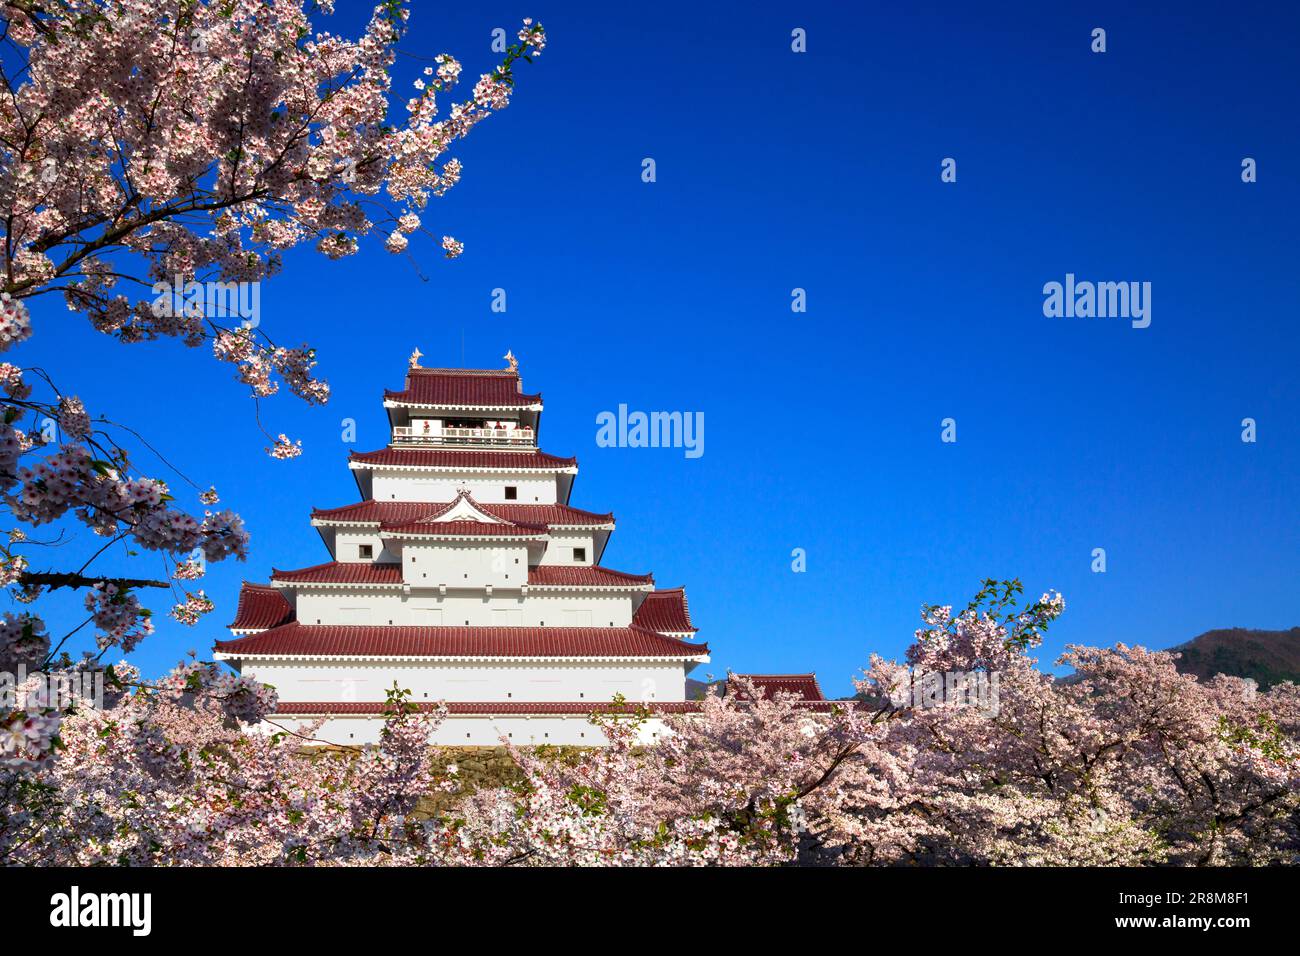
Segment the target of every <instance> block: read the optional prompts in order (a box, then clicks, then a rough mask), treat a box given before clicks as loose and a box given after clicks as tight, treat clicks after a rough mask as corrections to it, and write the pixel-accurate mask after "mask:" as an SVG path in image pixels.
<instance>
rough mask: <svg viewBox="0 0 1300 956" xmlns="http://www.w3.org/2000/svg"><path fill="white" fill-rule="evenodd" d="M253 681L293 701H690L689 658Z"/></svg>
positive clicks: (370, 666)
mask: <svg viewBox="0 0 1300 956" xmlns="http://www.w3.org/2000/svg"><path fill="white" fill-rule="evenodd" d="M241 673H243V674H244V675H245V676H247V677H251V678H253V679H254V680H258V681H261V682H262V683H266V684H270V685H272V686H273V687H274V688H275V689H276V691H277V692H278V693H279V695H280V697H281V699H283V700H286V701H325V702H341V701H349V702H350V701H382V700H384V699H385V696H386V693H387V691H388V690H389V689H390V688H391V687H392V686H393V683H394V682H396V683H397V685H398V686H399V687H401V688H402V689H404V690H410V691H411V700H413V701H415V702H416V703H426V702H436V701H440V700H448V701H497V700H500V701H506V700H512V701H566V702H567V701H590V702H591V703H592V704H605V703H609V702H610V701H612V700H613V699H614V696H615V695H616V694H622V695H623V697H624V698H625V699H627V700H629V701H680V700H685V699H686V668H685V667H684V666H683V664H682V662H681V661H667V662H663V663H660V662H657V661H646V662H640V661H624V662H610V663H599V662H592V661H581V662H576V661H575V662H572V663H568V662H559V661H539V662H531V663H525V662H518V661H502V662H495V661H465V662H455V661H450V662H449V661H436V662H435V661H375V662H365V661H314V662H308V661H257V660H245V661H244V665H243V668H242V669H241Z"/></svg>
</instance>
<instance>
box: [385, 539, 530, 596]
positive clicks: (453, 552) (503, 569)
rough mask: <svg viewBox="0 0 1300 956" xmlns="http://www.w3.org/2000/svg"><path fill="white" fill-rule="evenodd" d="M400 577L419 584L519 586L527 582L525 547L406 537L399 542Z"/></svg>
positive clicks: (474, 586) (526, 554)
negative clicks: (434, 540) (426, 540)
mask: <svg viewBox="0 0 1300 956" xmlns="http://www.w3.org/2000/svg"><path fill="white" fill-rule="evenodd" d="M402 580H403V581H405V582H407V583H408V584H411V585H415V586H419V587H440V586H443V585H445V586H447V587H449V588H452V587H461V588H482V587H488V586H491V587H494V588H497V587H519V586H520V585H523V584H526V583H528V547H527V545H525V544H522V543H520V544H510V545H502V544H486V543H485V544H479V543H476V542H475V543H471V542H464V541H462V542H456V543H454V544H450V543H447V544H440V543H433V542H430V543H428V544H425V543H423V542H420V541H408V542H406V543H405V544H404V545H403V546H402Z"/></svg>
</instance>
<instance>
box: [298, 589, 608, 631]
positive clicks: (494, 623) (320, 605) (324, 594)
mask: <svg viewBox="0 0 1300 956" xmlns="http://www.w3.org/2000/svg"><path fill="white" fill-rule="evenodd" d="M296 590H297V594H298V600H297V608H298V620H299V621H301V622H302V623H303V624H369V625H387V624H389V623H390V622H391V623H392V624H394V625H399V626H407V627H464V626H466V625H465V622H466V621H468V622H469V626H470V627H502V626H512V627H565V626H569V627H627V626H628V625H630V624H631V623H632V614H633V595H632V594H631V593H627V592H624V593H620V594H599V593H590V592H584V591H572V592H569V593H556V592H553V591H537V590H530V591H529V592H528V594H527V596H524V595H522V594H521V592H520V591H518V590H515V589H513V587H512V588H499V589H498V588H494V589H493V592H492V596H491V597H487V596H486V595H485V594H484V593H483V592H482V591H465V590H452V589H448V591H447V593H446V595H440V594H439V593H438V592H437V591H436V590H432V589H428V588H412V589H411V592H410V594H403V593H402V592H401V591H400V590H398V589H397V588H393V589H389V590H378V589H364V588H352V589H342V588H329V589H325V588H321V589H316V590H313V589H310V588H297V589H296ZM289 593H292V592H289ZM357 608H361V609H364V612H365V613H364V615H357V614H356V613H355V611H354V610H353V611H350V612H349V613H346V614H345V613H343V612H344V610H345V609H357ZM357 617H361V618H362V619H348V620H345V618H357ZM577 619H583V620H585V622H586V623H583V624H566V622H568V621H570V620H577Z"/></svg>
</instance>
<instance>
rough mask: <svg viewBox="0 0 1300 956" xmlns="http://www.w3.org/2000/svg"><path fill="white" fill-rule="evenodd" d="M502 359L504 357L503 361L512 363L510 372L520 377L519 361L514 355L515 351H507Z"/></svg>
mask: <svg viewBox="0 0 1300 956" xmlns="http://www.w3.org/2000/svg"><path fill="white" fill-rule="evenodd" d="M501 357H502V358H503V359H505V360H506V361H507V362H509V363H510V368H509V371H511V372H514V373H515V374H516V375H518V374H519V359H517V358H515V353H514V351H513V350H511V349H507V350H506V354H505V355H503V356H501Z"/></svg>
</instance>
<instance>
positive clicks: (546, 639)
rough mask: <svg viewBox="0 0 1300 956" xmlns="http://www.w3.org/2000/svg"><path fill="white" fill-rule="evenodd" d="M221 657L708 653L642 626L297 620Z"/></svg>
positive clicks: (220, 645) (244, 640) (234, 643)
mask: <svg viewBox="0 0 1300 956" xmlns="http://www.w3.org/2000/svg"><path fill="white" fill-rule="evenodd" d="M216 650H217V651H218V652H219V653H221V654H225V655H228V656H232V657H244V656H254V657H256V656H263V655H277V656H287V657H612V658H628V657H658V658H664V659H666V660H680V659H685V658H695V657H701V656H703V655H705V654H708V653H709V648H708V645H706V644H688V643H686V642H685V641H679V640H676V639H675V638H671V637H666V636H664V635H663V634H656V633H654V632H653V631H647V630H644V629H643V628H639V627H405V626H389V627H384V626H378V627H376V626H362V625H332V624H325V625H307V624H299V623H298V622H297V621H294V622H292V623H289V624H285V625H282V626H281V627H277V628H275V629H274V630H271V631H265V632H263V633H261V634H253V635H250V636H248V637H241V638H236V639H234V640H230V641H217V643H216Z"/></svg>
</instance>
